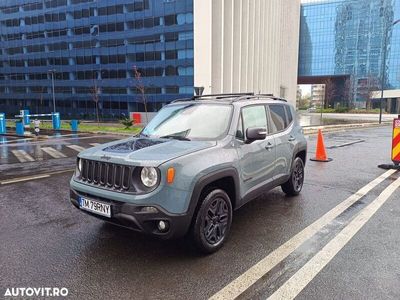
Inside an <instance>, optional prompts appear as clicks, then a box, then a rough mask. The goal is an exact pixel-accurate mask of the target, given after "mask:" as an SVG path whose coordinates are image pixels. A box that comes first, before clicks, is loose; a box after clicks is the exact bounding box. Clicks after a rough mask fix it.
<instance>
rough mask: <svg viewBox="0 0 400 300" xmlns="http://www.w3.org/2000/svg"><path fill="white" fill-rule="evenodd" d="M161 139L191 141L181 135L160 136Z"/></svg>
mask: <svg viewBox="0 0 400 300" xmlns="http://www.w3.org/2000/svg"><path fill="white" fill-rule="evenodd" d="M160 139H175V140H180V141H190V139H189V138H187V137H184V136H181V135H174V134H170V135H164V136H160Z"/></svg>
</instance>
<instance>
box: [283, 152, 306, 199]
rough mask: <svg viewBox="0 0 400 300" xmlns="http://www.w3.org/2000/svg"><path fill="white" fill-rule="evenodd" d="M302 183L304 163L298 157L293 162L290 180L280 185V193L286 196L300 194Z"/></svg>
mask: <svg viewBox="0 0 400 300" xmlns="http://www.w3.org/2000/svg"><path fill="white" fill-rule="evenodd" d="M303 183H304V162H303V160H302V159H301V158H300V157H296V158H295V160H294V161H293V166H292V171H291V174H290V178H289V180H288V181H286V182H285V183H284V184H282V186H281V187H282V191H283V192H284V193H285V194H286V195H288V196H297V195H298V194H300V192H301V190H302V188H303Z"/></svg>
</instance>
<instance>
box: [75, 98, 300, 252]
mask: <svg viewBox="0 0 400 300" xmlns="http://www.w3.org/2000/svg"><path fill="white" fill-rule="evenodd" d="M306 150H307V143H306V140H305V138H304V136H303V133H302V128H301V127H300V126H299V124H298V121H297V119H296V113H295V110H294V108H293V107H292V106H291V105H289V104H288V103H287V102H286V101H285V100H282V99H279V98H274V97H273V96H272V95H254V94H220V95H208V96H195V97H193V98H190V99H182V100H176V101H174V102H173V103H171V104H169V105H167V106H165V107H164V108H163V109H162V110H160V112H159V113H158V114H157V115H156V116H155V117H154V119H152V120H151V122H150V123H149V124H148V125H147V126H146V127H145V128H144V129H143V130H142V131H141V133H140V134H139V135H138V136H136V137H132V138H128V139H126V140H119V141H115V142H112V143H109V144H105V145H100V146H97V147H94V148H91V149H87V150H85V151H83V152H81V153H80V154H79V155H78V158H77V166H76V171H75V174H74V176H73V177H72V179H71V193H70V194H71V197H70V198H71V201H72V204H73V205H74V206H76V207H77V208H78V209H80V210H82V211H84V212H86V213H88V214H89V215H91V216H95V217H97V218H100V219H102V220H105V221H108V222H111V223H114V224H117V225H120V226H124V227H127V228H130V229H133V230H136V231H140V232H144V233H149V234H152V235H155V236H159V237H162V238H167V239H169V238H176V237H182V236H184V235H186V234H189V235H190V236H191V237H192V238H193V241H194V243H195V245H196V246H197V247H198V248H199V249H200V250H202V251H203V252H206V253H211V252H214V251H216V250H218V249H219V248H220V247H221V246H222V244H223V243H224V242H225V240H226V239H227V237H228V234H229V230H230V227H231V223H232V212H233V210H235V209H238V208H239V207H241V206H242V205H244V204H245V203H246V202H248V201H250V200H252V199H254V198H255V197H257V196H259V195H260V194H262V193H264V192H265V191H268V190H270V189H272V188H275V187H277V186H281V187H282V190H283V191H284V192H285V193H286V194H288V195H297V194H298V193H299V192H300V191H301V189H302V186H303V179H304V165H305V161H306Z"/></svg>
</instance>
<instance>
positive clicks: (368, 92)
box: [358, 74, 380, 110]
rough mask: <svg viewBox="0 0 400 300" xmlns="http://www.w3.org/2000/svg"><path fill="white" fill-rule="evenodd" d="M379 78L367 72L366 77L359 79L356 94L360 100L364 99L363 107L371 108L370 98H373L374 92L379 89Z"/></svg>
mask: <svg viewBox="0 0 400 300" xmlns="http://www.w3.org/2000/svg"><path fill="white" fill-rule="evenodd" d="M379 85H380V80H379V79H378V77H376V76H374V75H372V74H368V76H367V77H366V78H363V79H360V80H359V84H358V94H359V95H360V98H361V99H362V100H365V103H366V105H365V108H366V109H367V110H368V109H371V108H372V99H374V92H375V91H377V90H379V89H380V86H379Z"/></svg>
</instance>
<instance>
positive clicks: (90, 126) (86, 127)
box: [7, 121, 142, 134]
mask: <svg viewBox="0 0 400 300" xmlns="http://www.w3.org/2000/svg"><path fill="white" fill-rule="evenodd" d="M30 126H31V128H34V125H33V124H31V125H30ZM7 127H10V128H15V122H13V121H7ZM40 129H49V130H52V129H53V125H52V123H51V122H42V123H40ZM61 130H71V126H70V124H69V121H62V122H61ZM140 130H142V127H139V126H132V127H130V128H125V126H124V125H122V124H112V125H110V126H106V125H100V126H97V124H95V123H81V124H79V126H78V132H95V131H101V132H110V133H128V134H136V133H139V131H140Z"/></svg>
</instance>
